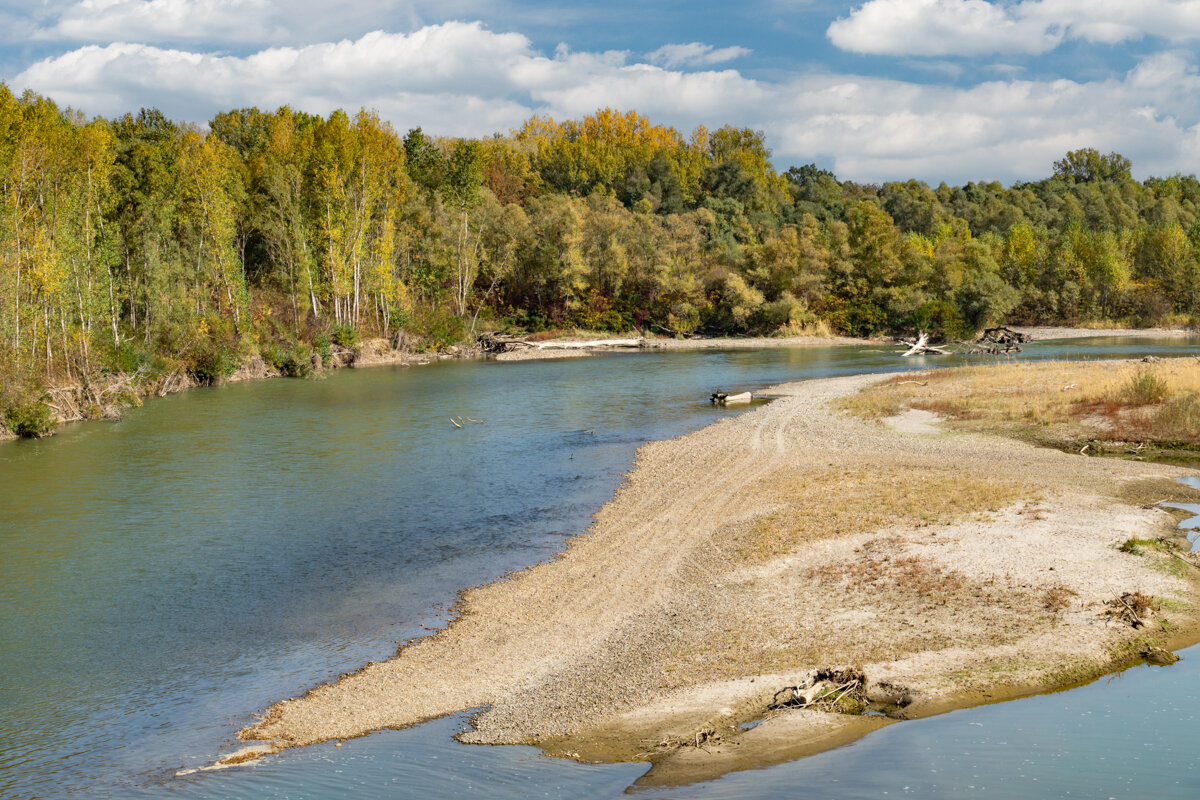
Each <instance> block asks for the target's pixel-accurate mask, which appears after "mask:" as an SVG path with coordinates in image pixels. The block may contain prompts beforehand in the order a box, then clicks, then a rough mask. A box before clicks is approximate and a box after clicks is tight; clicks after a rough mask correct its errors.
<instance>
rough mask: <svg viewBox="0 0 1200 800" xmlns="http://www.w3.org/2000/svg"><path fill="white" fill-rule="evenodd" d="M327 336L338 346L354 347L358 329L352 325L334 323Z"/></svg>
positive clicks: (356, 342) (356, 341)
mask: <svg viewBox="0 0 1200 800" xmlns="http://www.w3.org/2000/svg"><path fill="white" fill-rule="evenodd" d="M329 338H330V340H332V341H333V343H334V344H336V345H338V346H339V347H354V345H356V344H358V331H356V330H354V326H352V325H334V326H333V330H332V331H330V333H329Z"/></svg>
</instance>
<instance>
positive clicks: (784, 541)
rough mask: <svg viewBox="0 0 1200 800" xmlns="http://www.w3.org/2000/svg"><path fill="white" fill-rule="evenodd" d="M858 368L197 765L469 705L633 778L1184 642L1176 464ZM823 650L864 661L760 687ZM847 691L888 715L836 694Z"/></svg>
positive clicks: (747, 761)
mask: <svg viewBox="0 0 1200 800" xmlns="http://www.w3.org/2000/svg"><path fill="white" fill-rule="evenodd" d="M880 380H881V379H880V378H879V377H878V376H855V377H849V378H835V379H825V380H814V381H807V382H802V383H792V384H786V385H783V386H779V387H776V388H775V389H774V390H773V392H774V394H775V395H776V396H777V399H776V400H775V401H774V402H772V403H770V404H769V405H766V406H763V407H760V408H757V409H755V410H753V411H750V412H747V413H746V414H743V415H741V416H738V417H736V418H730V419H726V420H722V421H721V422H718V423H716V424H714V425H711V426H709V427H707V428H705V429H703V430H700V431H697V432H695V433H692V434H688V435H686V436H683V437H681V438H679V439H675V440H672V441H667V442H658V443H653V444H649V445H646V446H644V447H642V448H641V449H640V450H639V451H638V454H637V460H636V464H635V467H634V469H633V470H632V472H631V473H630V474H629V475H628V476H627V480H626V481H625V483H624V485H623V486H622V487H621V488H620V490H619V491H618V492H617V494H616V496H615V498H614V499H613V500H612V501H611V502H609V503H608V504H607V505H606V506H604V508H602V509H601V510H600V511H599V513H598V514H597V515H596V518H595V521H594V524H593V525H592V526H591V528H590V529H589V530H588V531H587V533H586V534H585V535H582V536H579V537H576V538H575V539H573V540H571V542H570V543H569V546H568V548H567V550H566V551H565V552H564V553H562V554H561V555H560V556H559V557H558V558H557V559H555V560H553V561H551V562H549V563H545V564H542V565H539V566H536V567H533V568H530V569H527V570H523V571H520V572H518V573H516V574H514V575H512V576H510V577H509V578H508V579H505V580H502V581H499V582H497V583H493V584H491V585H488V586H484V587H481V588H477V589H472V590H470V591H467V592H465V593H464V594H463V596H462V598H461V602H460V604H459V609H458V612H459V613H458V616H457V618H456V619H455V620H454V621H453V622H452V623H451V624H450V625H449V626H448V627H447V628H446V629H445V630H443V631H441V632H439V633H437V634H435V635H433V636H431V637H429V638H425V639H422V640H419V641H416V642H415V643H412V644H410V645H409V646H406V647H404V648H402V649H401V650H400V651H399V652H398V654H397V655H396V656H395V657H394V658H392V659H391V660H389V661H386V662H380V663H372V664H370V665H368V666H367V667H365V668H363V669H362V670H360V671H359V672H357V673H354V674H350V675H346V676H343V678H341V679H340V680H338V681H336V682H334V683H331V684H328V685H324V686H320V687H318V688H315V689H313V690H312V691H310V692H309V693H308V694H306V695H305V696H303V697H300V698H294V699H291V700H287V701H285V702H282V703H280V704H278V705H276V706H274V707H272V708H270V709H269V710H267V711H266V713H265V714H264V715H263V717H262V718H261V720H260V721H259V722H258V723H257V724H255V725H253V726H251V727H249V728H247V729H245V730H244V731H242V732H241V734H240V738H242V739H243V740H245V741H247V742H248V743H253V744H251V745H250V746H249V747H248V748H244V749H243V750H240V751H238V752H237V753H234V754H232V755H231V756H230V757H228V758H227V759H225V760H224V761H223V762H218V764H217V765H214V766H220V765H222V764H231V763H238V762H241V761H244V760H246V759H247V758H251V757H255V756H257V755H260V754H262V753H269V752H275V751H278V750H281V749H284V748H287V747H292V746H297V745H305V744H309V743H314V742H320V741H325V740H329V739H344V738H349V737H355V736H361V735H364V734H367V733H370V732H371V731H375V730H379V729H384V728H399V727H405V726H409V725H413V724H416V723H419V722H422V721H424V720H429V719H433V718H436V717H440V716H443V715H446V714H451V713H455V712H459V711H462V710H466V709H478V708H482V709H484V710H483V711H481V712H480V713H478V714H477V715H476V716H475V717H474V718H473V720H472V728H471V730H469V731H467V732H465V733H464V734H462V735H461V737H460V738H461V739H462V740H463V741H465V742H475V743H490V744H502V743H525V744H536V745H539V746H541V747H542V748H544V749H545V750H546V752H548V753H550V754H552V755H560V756H567V757H572V758H578V759H580V760H597V761H610V760H643V761H650V762H652V763H653V768H652V769H651V770H650V772H649V773H647V775H646V776H645V777H644V778H643V779H642V782H643V783H673V784H674V783H683V782H688V781H692V780H699V779H708V778H712V777H715V776H717V775H719V774H722V773H724V772H728V771H731V770H736V769H743V768H746V767H750V766H761V765H764V764H769V763H776V762H778V761H783V760H787V759H790V758H794V757H797V756H799V755H803V754H805V753H810V752H815V751H817V750H820V749H826V748H829V747H833V746H836V745H838V744H842V743H845V742H847V741H850V740H852V739H854V738H857V737H859V736H861V735H864V734H866V733H867V732H869V731H870V730H873V729H875V728H877V727H879V726H881V725H884V724H889V723H890V722H892V721H894V720H900V719H905V718H911V717H917V716H922V715H928V714H933V713H939V712H942V711H945V710H948V709H951V708H955V707H964V706H969V705H974V704H979V703H985V702H992V701H995V700H999V699H1004V698H1008V697H1015V696H1019V695H1022V694H1028V693H1032V692H1036V691H1040V690H1045V689H1049V688H1054V687H1062V686H1066V685H1070V684H1074V683H1076V682H1079V681H1083V680H1087V679H1090V678H1093V677H1095V676H1098V675H1101V674H1104V673H1106V672H1109V671H1111V670H1113V669H1116V668H1119V667H1120V666H1122V665H1124V664H1127V663H1130V662H1131V660H1136V659H1137V658H1138V657H1139V654H1140V653H1142V652H1144V651H1147V650H1148V648H1151V647H1167V648H1171V647H1175V646H1180V645H1181V644H1184V643H1191V642H1193V641H1195V640H1196V639H1197V627H1196V624H1195V622H1196V618H1197V615H1196V609H1197V605H1196V603H1197V599H1198V596H1200V584H1198V582H1197V578H1196V574H1197V572H1200V570H1197V569H1196V567H1195V566H1193V564H1192V563H1191V562H1190V561H1188V556H1186V555H1182V554H1180V553H1179V552H1175V551H1174V550H1172V549H1171V547H1170V545H1169V543H1170V542H1172V541H1175V540H1177V539H1178V537H1179V532H1178V530H1177V529H1176V528H1175V522H1176V519H1175V517H1173V516H1172V514H1171V513H1169V512H1167V511H1164V510H1162V509H1161V508H1159V507H1158V506H1157V505H1156V502H1157V501H1160V500H1167V499H1180V498H1186V497H1189V496H1190V495H1191V494H1194V492H1192V490H1189V489H1187V488H1186V487H1183V486H1181V485H1179V484H1178V483H1177V482H1176V481H1175V480H1174V479H1175V478H1176V477H1178V476H1179V475H1182V474H1187V471H1186V470H1183V469H1181V468H1178V467H1171V466H1165V465H1158V464H1150V463H1142V462H1135V461H1127V460H1116V459H1099V458H1089V457H1087V456H1081V455H1077V454H1071V453H1064V452H1061V451H1059V450H1054V449H1048V448H1042V447H1036V446H1034V445H1031V444H1027V443H1024V442H1021V441H1018V440H1014V439H1012V438H1001V437H998V436H995V435H991V434H987V433H980V432H963V431H949V430H946V429H945V428H943V427H939V426H936V425H935V426H931V425H929V420H928V419H921V420H918V422H920V423H922V424H920V425H912V424H911V422H912V420H909V421H908V422H901V424H899V427H898V428H897V427H896V426H893V425H889V424H885V423H884V422H883V421H880V420H870V419H864V418H861V417H858V416H853V415H851V414H849V413H848V412H846V411H844V410H843V409H842V408H841V404H842V403H843V402H844V399H845V398H847V397H848V396H851V395H853V394H855V393H856V392H859V391H860V390H862V389H863V388H864V387H868V386H871V385H872V384H875V383H877V382H879V381H880ZM1130 540H1142V541H1150V542H1159V546H1154V547H1145V548H1127V550H1128V552H1126V551H1123V550H1122V549H1120V547H1121V545H1122V544H1123V543H1127V542H1129V541H1130ZM1163 542H1166V544H1164V543H1163ZM1147 604H1148V605H1147ZM1131 606H1132V608H1131ZM1135 624H1136V627H1135ZM851 667H853V669H851ZM848 670H849V671H848ZM822 671H823V673H824V674H825V675H826V676H829V675H833V676H835V677H834V678H833V680H834V682H837V681H841V680H842V679H843V678H845V677H846V676H847V675H860V676H861V678H862V680H861V681H859V682H858V683H857V684H856V685H854V686H851V687H850V688H851V691H852V692H853V694H852V695H851V696H849V697H843V696H838V697H837V698H830V697H828V696H827V697H826V698H825V699H826V700H830V699H833V700H836V702H828V703H816V704H813V705H811V706H809V707H807V708H802V709H797V708H788V707H781V706H786V705H788V703H785V702H782V701H788V700H792V701H795V699H796V695H798V694H801V693H802V692H803V691H804V687H805V686H806V685H807V684H808V683H811V679H812V678H813V677H814V675H815V674H817V673H820V672H822ZM846 685H847V686H849V684H846ZM789 687H798V688H795V689H792V688H789ZM842 694H843V695H845V694H846V692H844V691H843V693H842ZM781 698H782V701H781ZM847 700H849V701H850V702H847ZM791 705H796V703H795V702H792V703H791ZM866 709H871V710H875V711H878V712H880V713H882V714H884V715H885V716H883V717H879V716H861V715H859V714H858V713H835V711H841V712H847V711H849V712H862V711H863V710H866ZM760 720H765V721H762V722H761V724H759V725H757V726H756V727H753V728H752V729H751V730H743V726H745V725H746V723H750V722H755V721H760Z"/></svg>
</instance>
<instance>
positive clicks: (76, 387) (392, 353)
mask: <svg viewBox="0 0 1200 800" xmlns="http://www.w3.org/2000/svg"><path fill="white" fill-rule="evenodd" d="M477 355H478V351H476V350H474V349H470V348H466V347H452V348H450V349H449V350H447V351H445V352H441V353H416V352H413V351H411V350H409V349H407V348H406V347H404V346H400V347H396V346H394V344H393V343H392V342H389V341H388V340H387V339H367V340H365V341H363V342H362V343H361V344H359V345H356V346H355V347H352V348H351V347H341V346H339V345H332V347H331V355H330V358H328V359H320V357H319V356H318V357H314V363H313V369H314V372H315V373H317V374H319V373H320V372H323V371H328V370H333V369H343V368H348V367H353V368H360V367H375V366H387V365H402V366H423V365H425V364H428V363H430V362H433V361H439V360H443V359H447V358H463V357H472V356H477ZM279 377H282V373H281V372H280V371H279V370H278V369H276V368H275V367H274V366H272V365H270V364H268V363H267V362H266V361H265V360H264V359H263V358H262V356H260V355H258V354H255V355H252V356H250V357H248V358H246V359H244V360H243V361H242V363H241V364H240V365H238V368H237V370H235V371H234V372H233V374H232V375H230V376H228V377H226V378H221V379H219V380H217V381H216V384H217V385H220V384H225V383H242V382H245V381H258V380H267V379H270V378H279ZM199 385H201V384H198V383H197V382H196V381H195V380H194V379H193V378H192V377H191V376H190V375H188V373H187V372H186V371H184V370H183V369H182V368H179V369H175V370H172V371H170V372H166V373H164V374H162V375H159V376H157V377H155V378H153V379H146V378H144V377H143V376H141V375H130V374H125V373H121V374H117V375H110V376H106V377H104V378H102V379H100V380H98V381H96V382H93V383H90V384H87V385H85V384H82V383H77V382H76V383H68V384H61V385H58V386H54V387H51V388H50V389H48V390H47V392H46V394H47V396H48V402H47V405H48V406H49V407H50V411H51V419H52V421H53V422H54V424H55V426H58V425H62V424H64V423H67V422H82V421H85V420H97V419H119V418H120V417H121V415H122V413H123V412H124V410H125V409H126V408H128V407H129V406H138V405H141V403H142V401H143V400H144V399H145V398H148V397H165V396H167V395H169V394H175V393H176V392H182V391H185V390H187V389H194V388H196V387H197V386H199ZM15 438H17V437H16V436H15V435H14V434H13V433H12V431H10V430H9V429H8V428H7V427H5V425H4V423H3V421H0V440H5V439H15Z"/></svg>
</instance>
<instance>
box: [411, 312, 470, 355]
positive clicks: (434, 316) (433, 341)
mask: <svg viewBox="0 0 1200 800" xmlns="http://www.w3.org/2000/svg"><path fill="white" fill-rule="evenodd" d="M410 331H411V333H413V335H415V336H417V337H419V338H420V339H421V345H422V347H423V349H425V350H435V351H436V350H444V349H445V348H447V347H449V346H450V345H453V344H458V343H459V342H461V341H462V340H463V337H464V336H465V335H466V325H465V324H464V323H463V321H462V320H461V319H459V318H458V317H457V316H455V315H454V314H451V313H449V312H446V311H441V310H438V309H422V310H421V312H420V313H418V314H415V315H414V316H413V322H412V325H411V327H410Z"/></svg>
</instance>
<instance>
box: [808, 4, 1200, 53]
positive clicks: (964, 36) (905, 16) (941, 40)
mask: <svg viewBox="0 0 1200 800" xmlns="http://www.w3.org/2000/svg"><path fill="white" fill-rule="evenodd" d="M827 35H828V37H829V40H830V41H831V42H833V43H834V44H835V45H836V46H838V47H840V48H841V49H843V50H850V51H854V52H857V53H868V54H873V55H914V56H954V55H957V56H971V55H985V54H990V53H1028V54H1038V53H1045V52H1048V51H1050V50H1053V49H1054V48H1055V47H1057V46H1058V45H1059V44H1060V43H1062V42H1063V41H1064V40H1066V39H1082V40H1085V41H1089V42H1099V43H1104V44H1116V43H1118V42H1123V41H1127V40H1130V39H1139V38H1142V37H1143V36H1159V37H1163V38H1166V39H1169V40H1171V41H1174V42H1181V41H1188V40H1194V39H1197V38H1200V0H1136V2H1135V1H1134V0H1021V2H1015V3H1005V4H1001V3H997V2H986V0H869V1H868V2H866V3H864V4H863V5H862V6H860V7H858V8H856V9H854V10H853V11H851V12H850V15H849V16H848V17H845V18H840V19H838V20H836V21H834V22H833V23H832V24H831V25H830V26H829V29H828V31H827Z"/></svg>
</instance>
